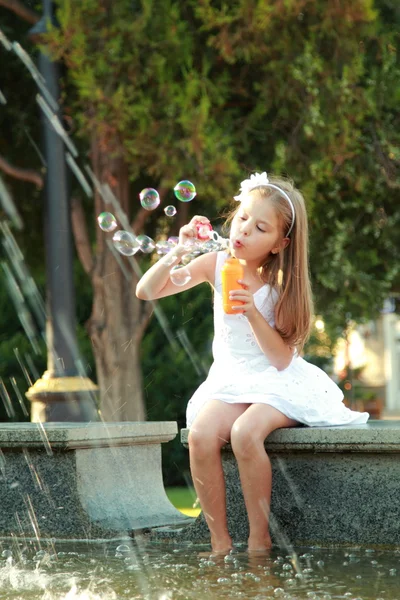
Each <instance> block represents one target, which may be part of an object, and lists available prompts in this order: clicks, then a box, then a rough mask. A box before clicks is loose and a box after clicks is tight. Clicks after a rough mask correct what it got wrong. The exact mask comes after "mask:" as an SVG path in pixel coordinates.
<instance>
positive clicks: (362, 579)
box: [0, 541, 400, 600]
mask: <svg viewBox="0 0 400 600" xmlns="http://www.w3.org/2000/svg"><path fill="white" fill-rule="evenodd" d="M45 546H46V544H44V543H43V542H42V544H41V548H40V549H38V545H37V543H36V542H30V543H27V544H21V543H17V542H15V543H14V544H9V543H6V542H3V544H2V550H1V558H0V598H7V599H10V598H13V599H15V600H20V599H21V600H22V599H23V600H39V599H40V600H117V599H123V598H129V599H134V598H138V599H139V598H142V599H146V600H147V599H149V600H168V599H171V600H172V599H173V600H187V599H191V598H193V599H196V600H203V599H204V600H209V599H210V598H212V599H215V600H219V599H224V598H246V599H247V598H251V599H254V600H261V599H262V600H272V599H274V600H275V599H276V598H282V599H285V600H302V599H303V598H304V599H310V598H311V599H315V600H329V599H337V598H343V599H346V598H347V599H350V600H379V599H381V600H395V599H399V598H400V591H399V590H400V586H399V574H398V568H399V555H400V550H395V551H387V550H374V549H372V548H367V549H366V548H360V547H357V548H351V549H348V548H347V549H334V550H332V549H321V548H312V549H304V548H303V549H302V548H297V549H296V550H295V551H294V552H293V554H283V553H282V552H280V551H279V550H273V551H272V552H271V553H270V554H266V555H262V556H261V555H260V556H249V555H248V554H247V553H246V552H245V547H244V546H243V548H242V547H240V546H237V547H236V548H235V550H234V551H233V552H232V553H231V554H229V555H227V556H225V557H224V556H218V557H215V556H212V555H210V556H207V551H208V548H209V547H206V546H200V545H191V544H185V545H180V546H175V545H174V546H173V545H169V544H168V545H165V544H154V543H151V544H150V543H145V542H142V543H135V544H134V543H131V542H130V541H127V542H123V543H117V542H114V543H108V544H89V543H87V544H83V543H81V544H72V543H69V544H62V543H55V544H54V543H51V544H50V543H49V544H48V545H47V546H46V547H45Z"/></svg>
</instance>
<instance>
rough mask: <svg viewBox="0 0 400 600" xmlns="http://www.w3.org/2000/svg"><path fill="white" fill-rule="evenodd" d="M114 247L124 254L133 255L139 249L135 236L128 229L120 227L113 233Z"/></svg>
mask: <svg viewBox="0 0 400 600" xmlns="http://www.w3.org/2000/svg"><path fill="white" fill-rule="evenodd" d="M113 242H114V246H115V248H116V249H117V250H118V252H119V253H120V254H123V255H124V256H133V255H134V254H135V253H136V252H137V251H138V250H139V242H138V240H137V238H135V236H134V235H133V233H130V232H129V231H123V230H122V229H120V230H119V231H117V232H116V233H114V235H113Z"/></svg>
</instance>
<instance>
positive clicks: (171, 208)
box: [164, 204, 176, 217]
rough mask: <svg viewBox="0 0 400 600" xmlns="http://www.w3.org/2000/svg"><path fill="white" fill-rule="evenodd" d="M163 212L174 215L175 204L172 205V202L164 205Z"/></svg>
mask: <svg viewBox="0 0 400 600" xmlns="http://www.w3.org/2000/svg"><path fill="white" fill-rule="evenodd" d="M164 212H165V214H166V215H167V217H174V216H175V215H176V208H175V206H172V204H170V205H169V206H166V207H165V208H164Z"/></svg>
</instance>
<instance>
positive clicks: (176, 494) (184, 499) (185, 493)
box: [165, 487, 201, 517]
mask: <svg viewBox="0 0 400 600" xmlns="http://www.w3.org/2000/svg"><path fill="white" fill-rule="evenodd" d="M165 491H166V493H167V496H168V499H169V501H170V502H171V504H173V505H174V506H175V508H177V509H178V510H180V511H181V512H182V513H183V514H184V515H188V516H189V517H197V515H198V514H199V513H200V512H201V510H200V507H199V506H197V504H196V506H195V507H194V506H193V505H194V504H195V502H196V498H197V496H196V492H195V490H194V488H190V487H169V488H166V490H165Z"/></svg>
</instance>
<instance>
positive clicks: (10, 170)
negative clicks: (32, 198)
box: [0, 0, 43, 188]
mask: <svg viewBox="0 0 400 600" xmlns="http://www.w3.org/2000/svg"><path fill="white" fill-rule="evenodd" d="M0 3H1V0H0ZM0 169H1V170H2V171H4V173H7V175H11V177H14V179H20V180H21V181H30V182H31V183H34V184H35V185H37V187H38V188H42V187H43V177H42V176H41V175H40V173H38V172H37V171H34V170H33V169H21V168H20V167H15V166H14V165H11V164H10V163H9V162H8V161H6V159H5V158H4V157H3V156H0Z"/></svg>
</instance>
